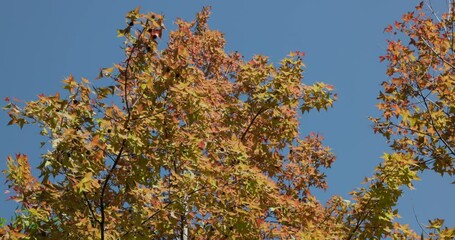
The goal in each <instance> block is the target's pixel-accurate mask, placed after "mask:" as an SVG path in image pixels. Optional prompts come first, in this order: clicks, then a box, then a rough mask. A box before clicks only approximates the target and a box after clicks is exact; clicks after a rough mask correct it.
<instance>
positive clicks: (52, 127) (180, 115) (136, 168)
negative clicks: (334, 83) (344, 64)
mask: <svg viewBox="0 0 455 240" xmlns="http://www.w3.org/2000/svg"><path fill="white" fill-rule="evenodd" d="M208 16H209V9H208V8H205V9H204V10H203V11H202V12H200V13H199V14H198V15H197V18H196V20H195V21H193V22H185V21H182V20H177V25H178V30H176V31H173V32H171V33H170V39H169V43H168V46H167V47H166V48H164V49H163V50H158V41H159V38H160V37H161V34H162V31H163V30H164V25H163V18H162V16H160V15H158V14H154V13H148V14H140V13H139V10H138V9H136V10H134V11H132V12H130V13H128V15H127V27H126V28H125V29H122V30H119V32H118V34H119V36H123V37H125V38H126V45H125V48H124V49H125V55H126V60H125V61H124V62H123V63H121V64H117V65H115V66H114V67H112V68H106V69H102V72H101V75H100V78H103V79H106V80H104V81H102V83H103V84H104V85H103V86H102V87H95V85H94V84H92V83H91V82H89V80H87V79H83V81H81V82H77V81H75V80H74V79H73V77H71V76H70V77H69V78H67V79H66V80H64V89H66V90H67V91H68V96H67V97H62V96H61V95H60V94H56V95H53V96H44V95H42V96H40V97H39V99H38V100H37V101H33V102H28V103H26V104H25V106H19V104H17V103H13V102H11V103H10V104H8V106H7V107H6V108H7V109H8V110H9V115H10V117H11V122H10V124H18V125H19V126H21V127H22V126H23V125H24V124H29V123H31V124H34V125H38V126H40V128H42V131H41V134H42V135H43V136H45V137H47V138H48V139H49V141H48V143H50V146H49V151H48V152H47V153H45V154H44V155H43V156H42V161H41V164H40V165H39V166H38V170H39V172H40V174H41V175H40V177H39V178H35V177H33V176H32V174H31V171H30V166H29V164H28V160H27V157H26V156H25V155H17V156H16V158H13V157H10V158H9V159H8V167H9V169H8V171H6V174H7V179H8V181H9V184H10V187H11V188H13V189H14V191H15V193H16V195H15V196H14V197H13V198H14V199H15V200H16V201H18V202H20V203H21V205H22V207H23V208H22V209H21V211H20V212H19V213H18V215H17V216H16V218H15V219H14V222H13V223H12V224H11V225H10V232H11V234H18V233H22V234H26V235H28V236H33V237H37V236H42V238H52V239H54V238H64V239H68V238H87V239H89V238H101V239H117V238H122V239H125V238H126V239H132V238H141V239H142V238H147V239H150V238H154V239H155V238H165V239H169V238H177V237H183V236H185V235H190V236H191V237H192V238H193V237H195V238H215V239H221V238H225V237H230V238H231V237H232V238H234V237H235V238H243V239H252V238H257V237H259V236H260V237H262V238H276V237H278V238H289V237H291V236H293V237H296V238H300V236H303V235H309V236H322V235H325V234H327V233H330V232H331V231H330V228H332V226H331V225H330V224H326V225H321V224H320V223H321V222H324V221H325V222H327V223H330V222H331V219H330V218H328V219H327V216H326V212H325V209H324V207H323V206H322V205H321V204H320V203H319V202H318V201H317V200H316V199H315V198H314V197H313V196H312V195H311V192H310V188H311V187H316V188H322V189H324V188H326V182H325V175H324V173H323V172H321V168H327V167H330V166H331V164H332V163H333V161H334V159H335V158H334V156H333V155H332V153H330V150H329V148H327V147H325V146H323V145H322V143H321V140H322V138H321V137H319V136H317V135H314V134H312V135H309V136H307V137H304V138H299V131H298V127H299V126H298V111H299V110H300V111H301V112H306V111H309V110H310V109H318V110H319V109H327V108H328V107H330V106H331V105H332V102H333V100H334V97H333V95H332V93H331V92H330V90H331V89H332V87H331V86H329V85H326V84H324V83H316V84H314V85H305V84H303V83H302V82H301V79H302V73H303V67H304V65H303V63H302V59H301V55H302V54H301V53H298V52H297V53H291V54H290V55H289V56H288V57H286V58H284V59H283V60H282V61H281V64H280V66H279V67H275V66H274V65H272V64H271V63H270V62H269V60H268V59H267V57H264V56H254V57H253V59H251V60H249V61H245V60H243V58H242V56H241V55H240V54H239V53H226V52H225V51H224V44H225V40H224V38H223V35H222V34H221V33H220V32H217V31H213V30H210V29H209V28H208V26H207V19H208ZM108 79H112V80H113V81H112V82H113V84H112V85H110V84H108V82H110V81H109V80H108ZM37 238H39V237H37Z"/></svg>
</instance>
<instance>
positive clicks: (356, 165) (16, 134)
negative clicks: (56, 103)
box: [0, 0, 455, 232]
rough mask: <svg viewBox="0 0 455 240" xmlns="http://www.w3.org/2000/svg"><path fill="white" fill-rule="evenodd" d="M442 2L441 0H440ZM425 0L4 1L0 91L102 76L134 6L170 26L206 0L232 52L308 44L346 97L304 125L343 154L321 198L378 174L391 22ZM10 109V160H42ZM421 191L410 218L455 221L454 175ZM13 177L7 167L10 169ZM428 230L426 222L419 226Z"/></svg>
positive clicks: (27, 96)
mask: <svg viewBox="0 0 455 240" xmlns="http://www.w3.org/2000/svg"><path fill="white" fill-rule="evenodd" d="M435 1H436V0H435ZM416 4H417V1H396V0H381V1H365V0H346V1H339V0H330V1H328V0H318V1H314V0H294V1H291V0H290V1H259V0H254V1H253V0H250V1H241V0H231V1H185V0H180V1H171V0H162V1H108V0H97V1H89V0H81V1H58V0H52V1H51V0H46V1H24V0H16V1H4V2H3V3H2V7H1V8H0V29H1V32H2V33H1V37H0V47H1V55H0V74H1V77H0V79H1V82H2V86H1V87H0V98H1V99H3V98H4V97H6V96H9V97H12V96H14V97H17V98H19V99H24V100H27V101H29V100H33V99H36V98H37V95H38V94H39V93H45V94H54V93H55V92H57V91H61V90H60V87H61V85H62V83H61V81H62V80H63V79H64V78H65V77H67V76H68V75H69V74H73V75H74V76H75V77H77V78H80V77H87V78H89V79H94V78H95V77H96V76H97V74H98V72H99V68H101V67H109V66H111V65H112V64H113V63H117V62H120V61H122V58H123V55H122V51H121V49H120V46H121V41H122V39H119V38H117V37H116V29H118V28H122V27H124V26H125V21H124V15H125V13H126V12H127V11H129V10H131V9H133V8H135V7H136V6H139V5H140V6H142V11H143V12H145V11H154V12H158V13H162V14H164V15H165V16H166V26H167V27H168V30H169V29H175V25H174V24H173V21H174V20H175V19H176V18H177V17H180V18H182V19H185V20H191V19H193V17H194V15H195V13H196V12H197V11H199V10H200V9H201V7H202V6H204V5H211V6H212V7H213V14H212V17H211V19H210V25H211V28H214V29H218V30H220V31H222V32H224V33H225V36H226V39H227V50H228V51H239V52H240V53H242V54H243V55H244V56H246V57H247V58H249V57H251V56H252V55H254V54H263V55H267V56H270V57H271V59H272V60H273V61H274V62H278V60H279V59H281V58H282V57H284V56H285V55H287V54H288V53H289V52H290V51H293V50H300V51H304V52H305V53H306V57H305V63H306V65H307V71H306V74H305V79H304V81H305V82H307V83H311V82H314V81H324V82H327V83H330V84H333V85H334V86H335V88H336V92H337V93H338V95H339V100H338V101H337V102H336V103H335V105H334V108H333V109H331V110H330V111H329V112H321V113H318V112H311V113H310V114H308V115H306V116H304V117H303V119H302V120H303V121H302V125H301V128H302V129H301V131H302V132H303V133H309V132H312V131H315V132H319V133H320V134H322V135H323V136H325V138H326V141H325V143H326V144H327V145H329V146H330V147H331V148H332V149H333V151H334V152H335V154H336V155H337V162H336V163H335V164H334V166H333V168H332V169H330V170H328V171H327V174H328V175H329V177H328V180H329V189H328V190H327V191H326V192H319V191H318V192H317V195H318V196H319V197H320V199H321V200H323V201H325V200H326V199H328V197H329V196H331V195H334V194H337V195H341V196H343V197H348V192H350V191H352V190H353V189H354V188H355V187H357V186H360V182H361V181H362V180H363V177H364V176H371V174H372V173H373V170H374V166H376V165H377V164H378V163H379V162H380V156H381V155H382V154H383V152H386V151H388V148H387V145H386V142H385V139H384V138H382V137H381V136H379V135H374V134H373V131H372V129H371V127H370V125H371V123H370V122H369V120H368V119H367V118H368V116H378V115H379V112H378V111H377V110H376V107H375V104H376V103H377V100H376V96H377V94H378V92H379V91H380V83H381V82H382V81H384V80H387V76H386V75H385V64H384V63H379V58H378V57H379V56H380V55H383V54H384V53H385V49H386V41H385V40H386V38H387V35H386V34H384V33H383V29H384V28H385V27H386V26H387V24H389V23H393V21H394V20H395V19H399V18H400V17H401V15H402V14H403V13H405V12H407V11H412V10H413V6H414V5H416ZM7 121H8V118H7V114H6V113H5V112H4V111H2V112H1V113H0V159H1V161H0V168H1V169H5V159H6V156H7V155H9V154H14V153H18V152H21V153H26V154H28V155H29V157H30V158H31V159H32V162H33V163H34V164H36V163H37V162H38V161H39V156H40V151H41V150H40V148H39V145H40V144H39V142H40V141H41V139H40V137H39V134H38V132H39V131H38V130H37V129H34V128H32V127H25V128H24V129H23V130H19V128H18V127H7V126H6V123H7ZM422 179H423V181H421V182H417V183H416V188H417V189H416V190H413V191H406V193H405V196H404V197H403V198H402V199H401V200H400V205H399V207H400V213H401V215H402V216H403V219H402V220H401V221H402V222H407V223H409V224H410V225H411V226H412V227H413V228H414V229H416V230H418V225H417V222H416V220H415V218H414V213H413V210H412V209H413V207H414V208H415V212H416V214H417V217H418V218H419V220H420V222H422V223H424V224H426V223H427V219H429V218H436V217H441V218H445V219H446V223H448V224H449V225H450V226H455V207H454V206H453V203H454V202H455V188H454V187H453V186H454V185H451V184H450V183H451V182H452V181H453V179H449V178H442V177H440V176H438V175H435V174H425V175H423V176H422ZM0 182H2V183H4V176H3V175H1V176H0ZM4 190H6V185H4V184H3V185H1V192H0V217H5V218H7V219H9V218H10V216H11V215H12V214H13V212H14V209H15V205H14V203H13V202H5V201H4V199H5V198H6V197H5V195H3V192H4ZM419 232H420V231H419Z"/></svg>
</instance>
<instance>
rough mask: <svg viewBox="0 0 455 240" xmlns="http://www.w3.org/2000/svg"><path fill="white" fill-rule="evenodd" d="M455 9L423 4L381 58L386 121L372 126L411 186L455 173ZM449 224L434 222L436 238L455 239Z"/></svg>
mask: <svg viewBox="0 0 455 240" xmlns="http://www.w3.org/2000/svg"><path fill="white" fill-rule="evenodd" d="M424 5H426V8H424ZM454 7H455V3H454V2H453V1H448V11H447V12H445V13H443V14H440V15H439V14H438V13H437V12H436V10H434V8H433V6H432V4H431V2H430V1H428V2H425V3H424V2H421V3H420V4H419V5H418V6H417V7H416V8H415V9H416V10H415V11H413V12H408V13H406V14H404V15H403V17H402V19H401V20H400V21H396V22H395V23H394V25H393V26H392V25H389V26H388V27H387V28H386V29H385V31H386V32H388V33H391V34H392V36H394V37H395V39H392V40H389V41H388V48H387V53H386V55H385V56H382V57H381V58H380V60H381V61H384V60H387V62H388V68H387V75H388V76H390V80H389V81H386V82H383V84H382V86H383V88H384V91H383V92H381V93H380V94H379V97H378V99H379V100H380V102H379V104H378V107H379V109H380V110H381V111H382V116H381V117H380V118H372V121H373V122H374V131H375V132H378V133H380V134H382V135H383V136H385V137H386V138H387V140H388V141H389V142H390V147H391V148H392V150H393V151H394V152H395V153H394V154H393V155H391V156H390V155H387V156H385V157H386V158H387V159H391V160H392V161H394V162H396V163H397V164H398V165H397V166H395V167H394V169H395V170H394V171H396V169H401V171H403V170H404V169H406V172H403V173H402V176H406V177H408V180H409V181H407V184H409V186H410V187H412V183H411V182H412V181H411V180H413V179H414V180H415V179H418V176H417V175H418V173H419V172H421V171H427V170H432V171H434V172H436V173H439V174H441V175H445V174H447V175H450V176H453V175H454V173H455V168H454V164H455V94H454V90H455V77H454V76H455V75H454V70H455V58H454V57H455V55H454V39H453V38H454V37H455V35H454V20H455V16H454ZM443 222H444V221H443V220H442V219H435V220H430V222H429V226H428V227H429V228H430V229H433V230H434V232H432V233H430V234H429V236H430V237H436V236H437V237H438V238H440V239H453V238H454V237H455V228H447V227H443Z"/></svg>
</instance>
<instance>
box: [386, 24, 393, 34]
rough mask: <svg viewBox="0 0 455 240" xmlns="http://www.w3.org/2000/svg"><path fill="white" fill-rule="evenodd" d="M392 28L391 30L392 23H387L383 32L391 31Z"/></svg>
mask: <svg viewBox="0 0 455 240" xmlns="http://www.w3.org/2000/svg"><path fill="white" fill-rule="evenodd" d="M392 30H393V27H392V25H390V24H389V26H387V27H386V28H384V32H386V33H389V32H392Z"/></svg>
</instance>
